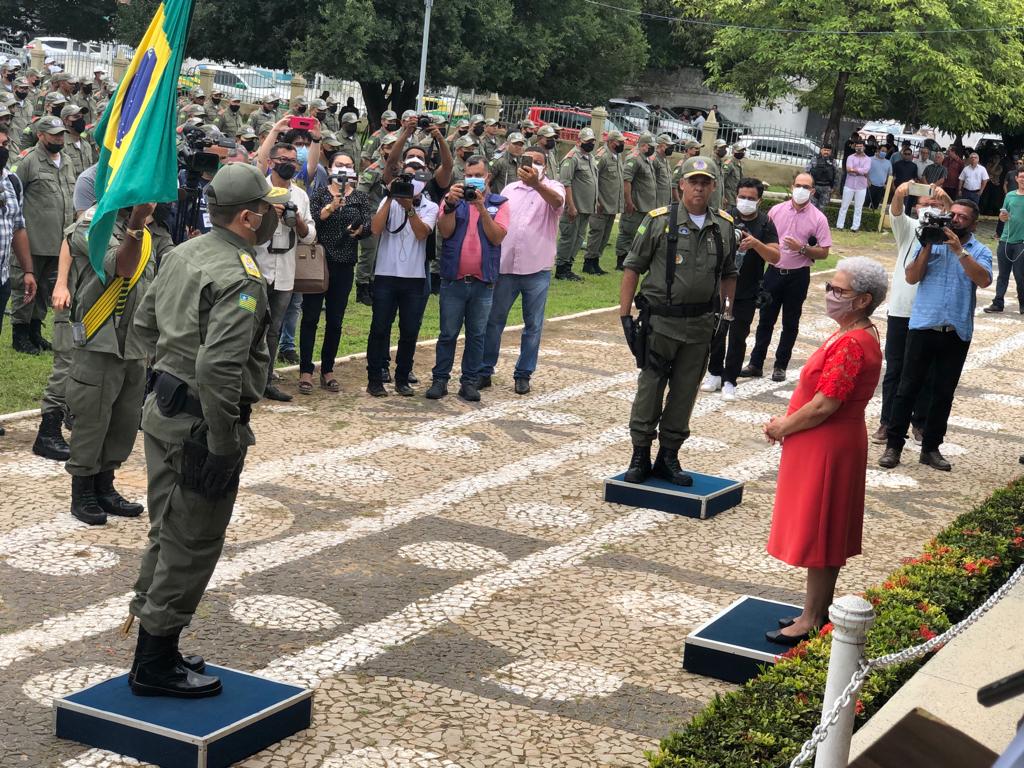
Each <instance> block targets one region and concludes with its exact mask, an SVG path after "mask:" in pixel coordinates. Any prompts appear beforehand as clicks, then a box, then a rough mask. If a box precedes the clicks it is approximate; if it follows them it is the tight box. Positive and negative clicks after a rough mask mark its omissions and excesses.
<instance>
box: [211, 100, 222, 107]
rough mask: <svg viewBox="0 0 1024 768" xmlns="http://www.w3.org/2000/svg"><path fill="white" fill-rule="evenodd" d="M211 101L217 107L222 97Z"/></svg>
mask: <svg viewBox="0 0 1024 768" xmlns="http://www.w3.org/2000/svg"><path fill="white" fill-rule="evenodd" d="M210 101H211V102H212V103H213V106H215V107H216V106H219V105H220V99H210Z"/></svg>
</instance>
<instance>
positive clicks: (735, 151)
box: [722, 144, 747, 208]
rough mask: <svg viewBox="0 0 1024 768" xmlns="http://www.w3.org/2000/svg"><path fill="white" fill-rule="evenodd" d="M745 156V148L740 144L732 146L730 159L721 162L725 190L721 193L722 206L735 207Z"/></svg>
mask: <svg viewBox="0 0 1024 768" xmlns="http://www.w3.org/2000/svg"><path fill="white" fill-rule="evenodd" d="M746 156H747V148H746V147H744V146H742V145H740V144H733V145H732V157H730V158H727V159H726V160H725V161H724V162H723V166H724V167H723V169H722V172H723V174H724V175H725V189H724V190H723V192H722V206H723V207H725V208H731V207H732V206H734V205H736V193H737V192H738V191H739V188H740V179H742V178H743V158H745V157H746Z"/></svg>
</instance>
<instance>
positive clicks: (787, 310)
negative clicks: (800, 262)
mask: <svg viewBox="0 0 1024 768" xmlns="http://www.w3.org/2000/svg"><path fill="white" fill-rule="evenodd" d="M810 284H811V268H810V267H800V268H799V269H790V270H779V269H776V268H775V267H773V266H769V267H768V269H767V270H766V271H765V273H764V289H765V290H766V291H767V292H768V293H770V294H771V295H772V301H771V304H769V305H768V306H766V307H761V314H760V316H759V318H758V321H757V334H756V336H755V338H754V349H753V351H752V352H751V353H750V364H751V365H752V366H753V367H754V368H764V359H765V357H766V356H767V355H768V345H769V344H771V341H772V333H773V332H774V331H775V322H776V321H777V320H778V319H779V313H780V312H781V313H782V333H781V334H780V335H779V345H778V347H776V348H775V367H776V368H787V367H788V366H789V359H790V358H791V357H792V356H793V345H794V344H796V336H797V334H798V333H799V332H800V315H801V313H802V312H803V310H804V299H806V298H807V289H808V287H809V286H810Z"/></svg>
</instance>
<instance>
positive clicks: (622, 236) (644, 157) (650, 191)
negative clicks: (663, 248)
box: [615, 133, 658, 270]
mask: <svg viewBox="0 0 1024 768" xmlns="http://www.w3.org/2000/svg"><path fill="white" fill-rule="evenodd" d="M653 155H654V136H652V135H651V134H649V133H641V134H640V138H639V139H637V142H636V148H635V149H634V150H633V151H632V152H631V153H630V154H629V157H628V158H627V159H626V162H625V164H624V165H623V168H622V189H623V195H624V198H625V200H624V203H623V212H622V216H620V217H619V236H618V238H617V239H616V240H615V268H616V269H620V270H621V269H622V263H623V261H625V259H626V254H627V253H628V252H629V247H630V246H631V245H632V244H633V237H634V236H635V235H636V231H637V228H638V227H639V226H640V224H641V223H642V222H643V220H644V217H645V216H646V215H647V214H648V212H649V211H653V210H654V209H655V208H657V207H658V182H657V179H656V178H655V175H654V164H653V163H652V162H651V157H652V156H653Z"/></svg>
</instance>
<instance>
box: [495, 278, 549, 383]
mask: <svg viewBox="0 0 1024 768" xmlns="http://www.w3.org/2000/svg"><path fill="white" fill-rule="evenodd" d="M550 285H551V271H550V270H547V269H545V270H542V271H541V272H534V273H533V274H532V275H499V276H498V282H496V283H495V284H494V303H493V304H491V315H490V317H489V318H488V319H487V337H486V339H485V340H484V364H483V366H482V367H481V368H480V375H481V376H491V375H493V374H494V366H495V365H497V364H498V353H499V352H500V351H501V334H502V332H503V331H504V330H505V323H506V322H508V313H509V311H510V310H511V309H512V305H513V304H515V303H516V299H517V298H519V295H520V294H522V296H523V324H524V328H523V335H522V339H521V341H520V342H519V359H518V360H516V369H515V372H514V373H513V374H512V375H513V376H514V377H515V378H517V379H529V378H530V376H531V374H533V372H534V371H535V370H536V369H537V353H538V352H540V332H541V329H542V328H543V326H544V307H545V305H546V304H547V301H548V287H549V286H550Z"/></svg>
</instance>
